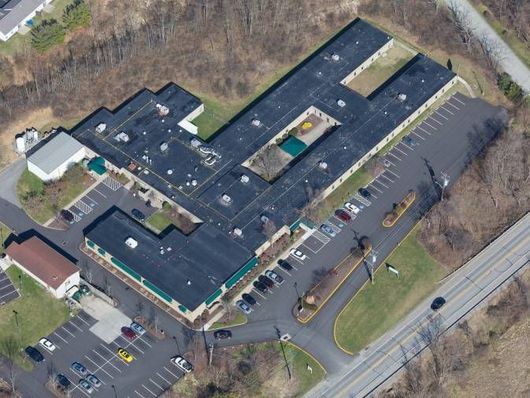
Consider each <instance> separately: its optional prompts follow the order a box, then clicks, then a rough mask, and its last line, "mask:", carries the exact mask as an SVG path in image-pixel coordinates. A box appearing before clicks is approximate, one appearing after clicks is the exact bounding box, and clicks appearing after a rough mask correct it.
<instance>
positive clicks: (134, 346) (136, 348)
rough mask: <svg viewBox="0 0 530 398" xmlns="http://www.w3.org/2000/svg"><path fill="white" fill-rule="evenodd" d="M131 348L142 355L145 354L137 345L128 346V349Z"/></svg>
mask: <svg viewBox="0 0 530 398" xmlns="http://www.w3.org/2000/svg"><path fill="white" fill-rule="evenodd" d="M129 347H133V348H134V349H135V350H137V351H139V352H140V353H141V354H145V352H143V351H142V350H140V349H139V348H138V347H136V345H134V344H132V343H131V344H129V345H128V346H127V348H129Z"/></svg>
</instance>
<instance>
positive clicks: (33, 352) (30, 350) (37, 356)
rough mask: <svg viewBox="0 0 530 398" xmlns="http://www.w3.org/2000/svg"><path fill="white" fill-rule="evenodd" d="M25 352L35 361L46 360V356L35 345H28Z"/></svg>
mask: <svg viewBox="0 0 530 398" xmlns="http://www.w3.org/2000/svg"><path fill="white" fill-rule="evenodd" d="M24 352H25V353H26V354H27V355H28V357H30V358H31V359H32V360H33V361H34V362H35V363H39V362H42V361H44V356H43V355H42V354H41V352H40V351H39V350H37V349H36V348H35V347H32V346H27V347H26V349H25V350H24Z"/></svg>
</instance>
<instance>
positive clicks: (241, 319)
mask: <svg viewBox="0 0 530 398" xmlns="http://www.w3.org/2000/svg"><path fill="white" fill-rule="evenodd" d="M233 311H234V315H233V318H232V320H231V321H230V322H222V321H219V322H214V323H213V324H212V326H211V327H210V329H209V330H215V329H223V328H229V327H232V326H238V325H244V324H245V323H247V317H246V316H245V315H244V314H242V313H241V312H239V311H238V310H236V309H235V308H234V310H233Z"/></svg>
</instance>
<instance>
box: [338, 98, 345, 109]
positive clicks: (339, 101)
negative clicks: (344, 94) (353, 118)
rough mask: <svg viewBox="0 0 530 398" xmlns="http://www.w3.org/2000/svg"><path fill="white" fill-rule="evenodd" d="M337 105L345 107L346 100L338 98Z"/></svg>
mask: <svg viewBox="0 0 530 398" xmlns="http://www.w3.org/2000/svg"><path fill="white" fill-rule="evenodd" d="M337 105H338V106H340V107H341V108H344V107H345V106H346V102H344V100H342V99H338V100H337Z"/></svg>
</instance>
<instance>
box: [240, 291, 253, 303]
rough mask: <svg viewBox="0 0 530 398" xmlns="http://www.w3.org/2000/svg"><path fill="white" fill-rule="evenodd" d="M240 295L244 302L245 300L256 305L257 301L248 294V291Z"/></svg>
mask: <svg viewBox="0 0 530 398" xmlns="http://www.w3.org/2000/svg"><path fill="white" fill-rule="evenodd" d="M241 297H242V298H243V300H245V302H247V303H248V304H249V305H256V303H257V301H256V299H255V298H254V297H252V296H251V295H250V294H248V293H243V294H242V295H241Z"/></svg>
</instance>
